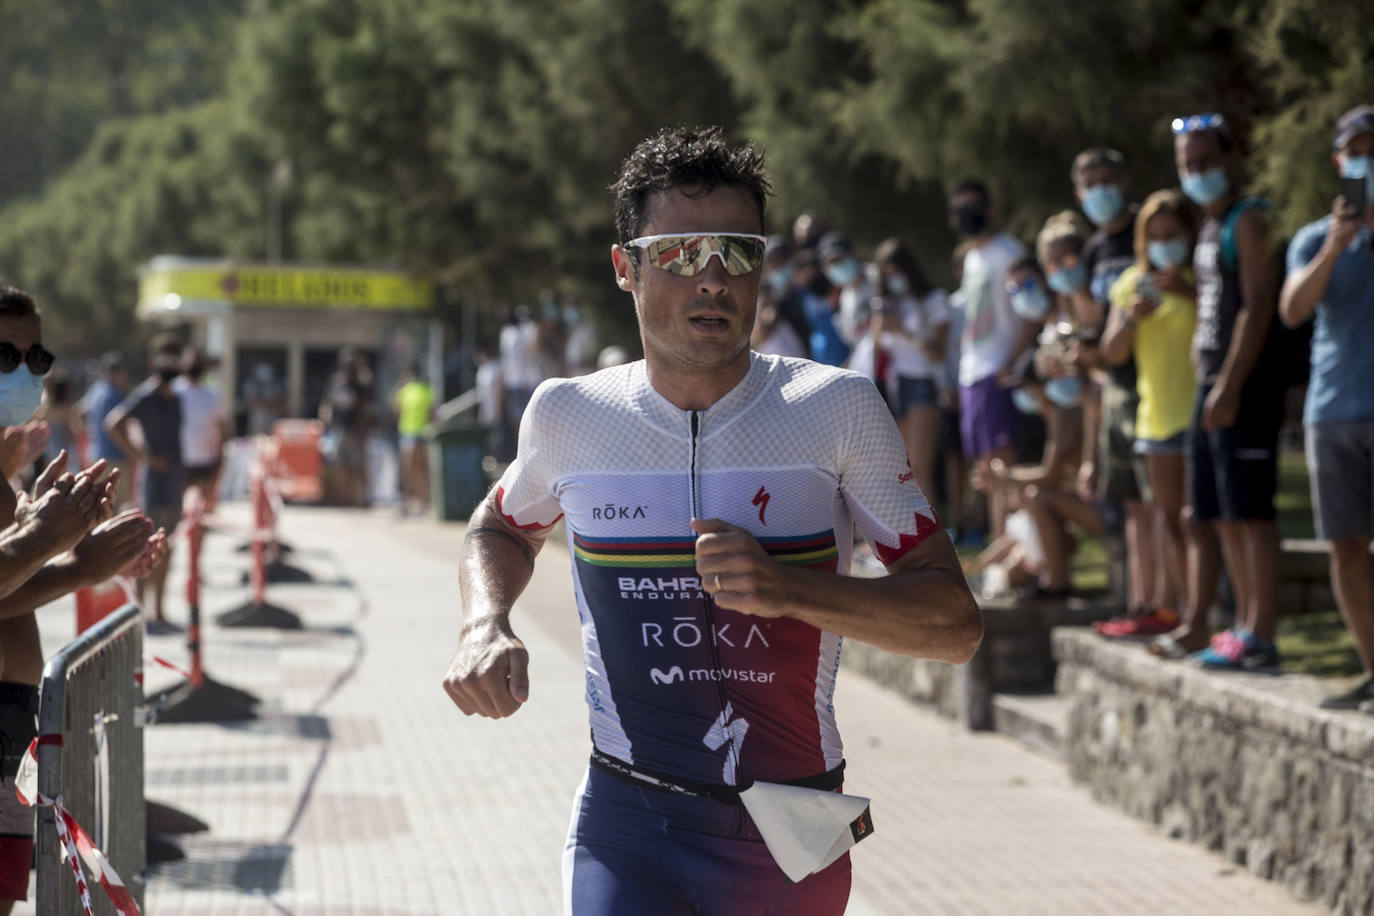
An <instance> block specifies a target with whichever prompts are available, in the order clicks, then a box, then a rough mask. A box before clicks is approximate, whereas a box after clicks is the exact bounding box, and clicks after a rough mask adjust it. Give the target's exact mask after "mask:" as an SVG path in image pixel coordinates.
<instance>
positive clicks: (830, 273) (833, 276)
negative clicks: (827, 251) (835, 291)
mask: <svg viewBox="0 0 1374 916" xmlns="http://www.w3.org/2000/svg"><path fill="white" fill-rule="evenodd" d="M825 278H826V279H827V280H829V281H830V282H831V283H832V284H834V285H835V286H848V285H849V284H851V283H853V282H854V281H855V280H857V279H859V262H858V261H856V260H855V259H854V258H845V259H844V260H842V261H836V262H835V263H834V264H829V265H827V266H826V268H825Z"/></svg>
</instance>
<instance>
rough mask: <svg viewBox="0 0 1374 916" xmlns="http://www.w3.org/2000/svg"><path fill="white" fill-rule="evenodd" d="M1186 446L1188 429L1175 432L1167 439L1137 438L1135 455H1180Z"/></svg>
mask: <svg viewBox="0 0 1374 916" xmlns="http://www.w3.org/2000/svg"><path fill="white" fill-rule="evenodd" d="M1187 448H1188V431H1187V430H1184V431H1183V432H1181V433H1175V434H1174V435H1172V436H1170V437H1169V438H1167V439H1137V440H1135V453H1136V454H1137V455H1182V454H1183V453H1184V452H1185V451H1186V450H1187Z"/></svg>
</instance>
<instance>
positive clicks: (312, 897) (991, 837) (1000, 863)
mask: <svg viewBox="0 0 1374 916" xmlns="http://www.w3.org/2000/svg"><path fill="white" fill-rule="evenodd" d="M225 513H226V514H227V515H229V516H231V517H233V516H238V517H240V518H244V519H246V513H244V511H243V509H242V507H237V506H231V507H229V508H228V509H227V510H225ZM283 533H284V536H285V537H286V538H287V539H288V540H289V541H291V542H293V543H295V544H297V545H298V546H299V547H301V548H302V551H301V553H300V554H299V556H298V558H297V562H298V563H299V565H301V566H303V567H305V568H307V569H309V570H310V571H311V572H312V573H314V574H315V575H316V577H317V579H318V582H317V583H316V584H310V585H282V586H272V587H271V588H270V590H269V599H270V600H271V601H273V602H274V603H277V604H281V605H284V606H286V607H290V608H292V609H295V610H297V611H298V612H299V613H301V614H302V616H303V618H304V619H305V621H306V623H307V629H306V630H305V631H304V632H299V633H287V632H278V631H263V630H243V629H239V630H224V629H220V628H216V627H211V629H210V631H209V634H208V638H207V667H208V670H209V672H210V673H211V674H212V675H213V676H214V677H216V678H218V679H220V680H222V681H226V682H229V683H231V684H233V685H235V686H239V687H243V688H246V689H251V690H253V691H254V692H256V693H258V694H259V695H260V696H261V697H262V698H263V699H264V708H265V711H266V715H265V716H264V718H263V719H262V720H261V721H259V722H256V723H251V724H249V725H241V726H220V725H158V726H154V727H152V728H150V729H149V730H148V732H147V738H146V747H147V772H148V779H147V782H148V785H147V792H148V795H149V796H150V797H151V798H154V799H157V800H159V801H162V802H165V803H168V804H171V805H174V806H176V807H179V808H182V809H184V810H186V811H188V812H190V813H193V814H195V815H197V816H199V817H201V818H203V819H204V820H206V821H207V822H209V823H210V824H211V828H212V829H211V831H210V832H209V833H208V834H202V835H199V836H193V837H188V838H185V839H184V840H183V841H182V844H183V847H184V849H185V852H186V859H185V860H184V861H182V862H178V863H172V864H168V865H163V866H160V867H157V868H155V869H153V870H152V871H151V872H150V874H149V883H148V899H147V903H148V906H147V910H148V912H149V913H151V914H157V916H160V914H183V916H193V914H194V916H202V914H236V916H258V914H264V916H266V914H296V916H317V914H334V913H349V914H356V916H399V914H414V916H425V914H467V913H471V914H498V913H499V914H504V913H534V914H548V913H555V912H558V910H559V871H558V869H559V853H560V849H561V845H562V840H563V835H564V832H565V830H566V828H567V820H568V815H569V808H570V804H571V799H572V795H573V792H574V789H575V787H576V785H577V783H578V781H579V779H580V778H581V774H582V772H583V770H584V768H585V762H586V754H587V751H588V749H589V747H590V745H589V741H588V737H587V726H586V711H585V707H584V705H583V701H582V673H581V665H580V654H579V652H578V649H577V623H576V614H575V612H574V611H573V609H572V607H571V602H570V588H569V577H568V557H567V553H566V550H565V549H564V548H563V546H562V543H561V542H553V541H551V543H550V545H549V547H548V548H546V550H545V553H544V555H543V556H542V557H541V560H540V563H539V564H538V567H537V570H536V574H535V578H534V581H533V582H532V584H531V587H530V589H529V591H528V592H527V593H526V596H525V598H524V599H522V602H521V605H520V607H519V608H518V609H517V614H516V624H515V625H516V630H517V633H518V634H519V635H520V636H521V637H522V638H523V639H524V640H525V642H526V644H527V646H528V647H529V650H530V654H531V680H532V685H531V698H530V701H529V703H528V704H527V705H526V708H524V709H522V710H521V711H520V713H519V714H518V715H516V716H514V717H512V718H510V719H508V720H504V721H501V722H491V721H487V720H480V719H465V718H464V717H463V716H461V715H460V714H458V713H457V711H456V710H455V709H454V708H453V707H452V706H451V704H450V703H449V701H448V700H447V698H446V697H445V696H444V695H443V692H442V690H441V688H440V686H439V681H440V677H441V676H442V674H443V671H444V669H445V667H446V666H447V663H448V660H449V657H450V655H451V653H452V651H453V647H454V641H455V639H456V630H457V627H456V620H457V603H456V601H457V599H456V571H455V570H456V564H455V557H456V552H457V549H458V544H459V540H460V538H461V528H460V527H459V526H456V525H438V524H435V523H431V522H417V521H410V522H401V521H398V520H395V519H392V518H390V517H388V516H385V515H381V514H364V513H350V512H347V511H343V510H323V509H318V510H317V509H301V508H288V510H287V512H286V515H285V519H284V522H283ZM232 541H233V539H232V538H228V537H225V536H215V537H212V538H210V539H209V541H208V544H207V554H206V557H207V562H206V579H207V587H206V591H205V595H204V599H203V600H204V604H205V607H204V609H203V610H204V611H205V612H206V613H207V614H209V615H211V616H213V615H214V614H216V613H218V612H220V611H223V610H225V609H228V608H230V607H232V606H234V605H235V604H237V603H238V602H240V601H242V600H243V598H244V596H245V592H246V588H245V587H244V586H243V585H242V584H241V583H240V576H241V574H242V571H243V569H244V568H245V567H246V564H247V560H246V557H245V555H243V554H239V553H235V552H233V551H232V549H231V548H232V546H233V543H232ZM180 581H181V576H180V573H179V572H178V571H176V570H174V572H173V582H180ZM170 615H171V616H172V618H173V619H183V618H184V607H183V606H182V604H181V602H176V603H174V604H173V605H172V609H171V611H170ZM71 620H72V613H71V609H70V604H69V603H61V604H59V605H58V606H56V607H54V608H52V609H49V610H48V611H45V612H44V614H43V621H42V622H43V630H44V638H45V642H46V643H48V644H49V645H56V644H58V643H60V642H61V641H62V640H64V639H65V638H67V637H69V636H70V633H71ZM149 651H150V653H158V654H163V655H166V656H168V657H170V658H173V659H175V660H178V661H180V660H182V658H183V654H182V652H181V649H180V647H179V644H178V641H177V640H176V639H174V638H171V637H154V638H151V639H150V645H149ZM148 676H149V686H150V688H153V689H155V688H156V687H158V686H159V683H160V682H162V683H165V682H166V680H167V679H168V678H169V677H171V675H169V674H168V673H166V672H160V673H159V672H155V669H152V668H150V669H149V672H148ZM836 705H837V708H838V710H839V717H840V723H841V726H842V728H843V729H844V733H845V736H846V739H847V756H848V759H849V770H848V773H849V780H848V782H847V789H849V790H850V791H852V792H855V793H858V794H865V795H871V796H873V798H874V813H875V819H876V823H877V827H878V833H877V835H876V836H875V837H874V838H873V839H871V840H869V841H867V842H865V843H864V844H863V845H862V846H860V847H859V848H858V849H857V850H856V851H855V853H854V863H855V885H854V896H853V900H852V903H851V906H850V909H849V912H850V913H854V914H889V913H891V914H908V913H911V914H927V913H929V914H937V913H941V914H942V913H951V914H953V913H957V914H978V913H987V914H1002V913H1018V914H1022V913H1024V914H1036V913H1044V914H1050V913H1054V914H1069V913H1085V914H1086V913H1094V914H1096V913H1104V912H1112V913H1122V914H1134V913H1140V914H1145V913H1151V914H1153V913H1157V912H1167V913H1178V914H1188V913H1197V914H1209V916H1210V914H1214V913H1263V914H1286V913H1315V912H1318V910H1317V909H1316V908H1315V907H1313V906H1311V905H1308V904H1303V903H1300V902H1298V901H1296V900H1295V899H1294V898H1292V897H1291V896H1290V895H1289V894H1288V893H1287V892H1285V891H1283V890H1282V889H1280V888H1278V887H1276V886H1274V885H1271V884H1268V883H1266V882H1263V881H1260V880H1258V879H1257V878H1254V877H1253V876H1251V875H1250V874H1249V873H1248V872H1245V871H1244V870H1238V869H1236V868H1235V867H1234V866H1232V865H1230V864H1229V863H1228V862H1226V861H1225V860H1224V859H1222V858H1221V857H1220V856H1218V855H1215V854H1211V853H1207V852H1204V851H1202V850H1199V849H1196V848H1194V847H1190V846H1186V845H1183V844H1180V843H1176V842H1172V841H1170V840H1168V839H1165V838H1164V837H1162V836H1161V835H1160V834H1159V833H1158V832H1157V831H1156V830H1154V829H1152V828H1150V827H1148V826H1146V825H1143V824H1140V823H1138V822H1135V821H1132V820H1130V819H1128V818H1126V817H1125V816H1123V815H1121V814H1118V813H1117V812H1115V811H1112V810H1109V809H1106V808H1103V807H1100V806H1097V805H1095V804H1094V803H1093V802H1092V801H1091V800H1090V799H1089V798H1088V797H1087V795H1086V793H1085V792H1084V791H1082V790H1081V789H1079V788H1076V787H1074V786H1072V785H1071V784H1070V783H1069V781H1068V779H1067V777H1066V775H1065V774H1064V771H1063V769H1062V767H1060V766H1059V765H1058V764H1056V763H1054V762H1052V761H1049V760H1046V759H1044V758H1041V757H1038V756H1036V755H1034V754H1031V753H1030V752H1028V751H1026V750H1024V749H1023V748H1021V747H1020V746H1019V745H1016V744H1014V743H1012V742H1010V741H1008V740H1006V739H1004V738H1001V737H999V736H996V735H970V734H968V733H965V732H962V731H961V730H959V729H958V728H957V727H956V726H954V725H952V724H951V723H948V722H946V721H944V720H941V719H938V718H936V717H934V716H933V715H930V714H928V713H926V712H925V711H923V710H920V709H917V708H915V707H913V706H911V705H909V704H907V703H905V702H904V701H901V700H900V699H897V698H896V697H894V696H892V695H891V694H889V693H887V692H885V691H883V690H881V689H880V688H878V687H876V686H875V685H873V684H872V683H870V682H868V681H866V680H864V679H863V678H861V677H857V676H855V675H853V674H852V673H849V672H846V673H845V674H844V675H842V676H841V679H840V686H839V689H838V691H837V696H836ZM19 912H23V910H20V911H19ZM30 912H31V910H30Z"/></svg>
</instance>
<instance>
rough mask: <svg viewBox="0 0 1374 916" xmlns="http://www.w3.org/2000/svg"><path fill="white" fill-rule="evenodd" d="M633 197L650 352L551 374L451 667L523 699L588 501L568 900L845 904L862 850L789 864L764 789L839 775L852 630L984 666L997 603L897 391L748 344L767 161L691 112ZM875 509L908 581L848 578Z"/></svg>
mask: <svg viewBox="0 0 1374 916" xmlns="http://www.w3.org/2000/svg"><path fill="white" fill-rule="evenodd" d="M613 190H614V192H615V197H616V229H617V231H618V232H619V238H620V239H621V240H622V241H621V243H620V244H618V245H615V246H613V247H612V249H611V259H612V262H613V264H614V267H615V278H616V284H617V285H618V286H619V287H620V288H621V289H623V290H625V291H626V292H628V293H630V294H631V295H632V296H633V297H634V303H635V312H636V315H637V316H638V319H639V326H640V335H641V339H642V341H643V345H644V357H645V358H644V360H642V361H640V362H636V363H631V364H629V365H624V366H617V367H615V368H611V369H606V370H604V371H601V372H598V373H595V374H593V375H590V376H583V377H581V378H575V379H550V380H549V381H546V382H544V383H543V384H542V385H541V386H539V389H538V390H537V391H536V392H535V394H534V397H533V399H532V400H531V401H530V405H529V409H528V413H527V414H526V415H525V420H524V422H523V423H522V425H521V431H520V443H519V454H518V456H517V458H516V460H515V462H514V463H513V464H512V465H511V466H510V468H509V469H508V470H507V472H506V474H505V475H504V476H503V477H502V479H501V481H500V482H499V483H498V484H497V486H496V488H495V490H494V491H493V493H492V494H491V495H489V496H488V497H487V499H486V500H485V501H484V502H483V503H482V504H481V505H480V506H479V507H478V509H477V511H476V512H475V513H474V514H473V516H472V519H471V522H470V524H469V528H468V533H467V537H466V538H465V540H464V543H463V552H462V558H461V590H462V602H463V618H462V629H461V637H460V640H459V646H458V652H457V655H456V656H455V657H454V660H453V663H452V666H451V667H450V669H449V672H448V675H447V677H446V678H445V681H444V686H445V689H446V690H447V691H448V693H449V695H450V696H451V697H452V699H453V701H454V703H455V704H457V706H458V708H459V709H461V710H462V711H463V712H464V713H465V714H468V715H471V714H473V713H476V714H478V715H482V716H488V717H491V718H500V717H503V716H509V715H511V714H512V713H514V712H516V711H517V710H518V709H519V708H520V706H521V704H522V703H524V702H525V700H526V698H527V697H528V695H529V676H528V673H527V663H528V656H527V653H526V650H525V648H524V645H523V644H522V643H521V641H520V640H519V639H518V638H517V637H516V636H515V634H514V632H513V631H512V629H511V624H510V610H511V606H512V605H513V604H514V603H515V600H516V597H517V596H518V595H519V594H520V592H521V590H522V589H523V588H524V587H525V585H526V584H527V583H528V582H529V579H530V573H531V570H532V564H533V561H534V555H535V554H536V553H537V552H538V550H539V549H540V546H541V545H542V544H543V541H544V538H545V536H547V534H548V533H549V531H550V530H551V529H552V527H553V525H554V524H555V523H556V522H557V521H558V519H559V518H560V516H561V517H563V518H565V519H566V525H567V532H568V540H569V546H570V549H571V552H572V554H573V576H574V583H575V590H576V598H577V606H578V611H579V614H580V617H581V621H582V644H583V651H584V655H585V662H586V674H587V677H586V683H587V705H588V707H589V708H590V713H591V732H592V743H593V754H592V765H591V766H590V767H589V769H588V771H587V776H586V779H585V780H584V782H583V784H582V787H581V789H580V790H579V795H578V798H577V801H576V804H575V805H574V809H573V819H572V825H571V827H570V830H569V834H568V840H567V845H566V847H565V851H564V857H563V880H564V901H565V910H566V912H568V913H571V914H576V916H610V914H644V913H654V914H687V913H702V914H730V916H740V914H763V913H788V914H834V913H841V912H843V911H844V908H845V904H846V902H847V901H848V898H849V886H850V865H849V857H848V855H845V856H844V857H842V858H840V859H839V860H837V861H836V862H835V863H834V864H832V865H830V866H829V867H827V868H824V869H822V870H820V871H818V872H816V873H815V874H813V875H811V876H810V877H807V878H805V879H804V880H802V881H800V882H799V883H795V884H794V883H791V882H789V881H788V879H787V878H786V877H785V876H784V874H783V873H782V871H781V870H780V869H779V867H778V865H776V864H775V863H774V861H773V859H772V858H771V856H770V854H769V852H768V849H767V848H766V847H765V845H764V843H763V842H762V840H761V838H760V835H759V833H758V830H757V828H756V827H755V825H754V823H753V821H752V819H751V818H750V817H749V815H748V814H747V813H746V812H745V809H744V808H743V807H742V806H741V805H740V802H739V795H738V793H739V791H740V790H742V789H745V788H747V787H748V786H750V785H751V784H752V783H754V782H755V781H756V780H759V781H769V782H776V783H794V784H798V785H804V786H809V787H813V788H823V789H838V788H839V787H840V783H841V779H842V772H843V767H844V760H843V756H842V748H841V744H840V737H839V733H838V731H837V729H836V726H835V719H834V712H833V706H832V703H831V699H832V695H833V692H834V686H835V676H836V672H837V668H838V665H839V654H840V643H841V639H842V637H845V636H851V637H854V638H856V639H861V640H863V641H864V642H867V643H870V644H872V645H876V646H881V647H882V648H885V649H890V650H893V651H896V652H901V653H904V654H907V655H914V656H922V657H927V658H936V659H942V660H945V661H949V662H955V663H959V662H963V661H966V660H967V659H968V658H969V657H970V656H971V655H972V653H973V651H974V649H975V648H976V647H977V645H978V642H979V640H980V638H981V636H982V621H981V618H980V616H979V613H978V609H977V606H976V605H975V603H974V600H973V596H972V595H971V594H970V592H969V589H968V586H967V584H966V583H965V581H964V578H963V575H962V574H961V573H960V571H959V565H958V562H957V559H956V557H955V554H954V549H953V547H952V545H951V544H950V540H949V538H948V537H947V536H946V535H945V534H944V533H943V532H942V531H941V529H940V527H939V524H938V522H937V520H936V518H935V514H934V512H933V511H932V510H931V508H930V505H929V503H927V502H926V499H925V497H924V496H922V494H921V492H920V490H919V489H918V488H917V486H916V484H915V482H914V481H913V480H912V476H911V472H910V470H909V468H908V467H907V463H906V451H905V449H904V447H903V445H902V438H901V435H900V434H899V433H898V431H897V426H896V424H895V423H894V422H893V420H892V417H891V414H890V413H889V412H888V410H887V407H886V405H885V404H884V403H883V399H882V396H881V395H880V394H879V392H878V390H877V389H876V388H875V387H874V386H873V384H872V383H871V382H870V381H868V380H867V379H865V378H863V377H862V376H860V375H858V374H856V373H852V372H846V371H843V370H838V369H833V368H830V367H827V366H822V365H819V364H816V363H812V362H810V361H808V360H802V359H790V358H781V357H773V356H763V355H760V354H756V353H752V352H751V351H750V350H749V332H750V329H751V328H752V326H753V323H754V306H755V301H756V299H757V296H758V286H759V268H760V266H761V265H762V262H763V253H764V237H763V235H762V234H761V233H762V232H763V231H764V220H763V217H764V199H765V196H766V195H767V193H768V192H769V183H768V179H767V177H766V175H765V173H764V170H763V160H762V156H761V155H760V154H759V153H757V152H756V151H755V150H754V148H753V147H752V146H748V145H746V146H741V147H736V148H732V147H730V146H728V145H727V144H726V143H725V141H724V140H723V138H722V135H721V132H720V130H719V129H718V128H712V129H709V130H686V129H681V128H679V129H674V130H666V131H663V132H662V133H660V134H658V135H657V136H655V137H652V138H650V139H649V140H646V141H644V142H643V143H641V144H640V145H639V147H638V148H637V149H635V151H634V152H633V153H632V154H631V155H630V157H629V158H628V159H627V160H626V161H625V163H624V166H623V168H622V171H621V174H620V177H619V179H618V180H617V182H616V183H615V185H614V187H613ZM856 523H857V524H858V526H859V528H860V529H861V530H862V532H863V534H864V535H865V536H866V537H867V538H868V540H869V542H870V543H871V544H872V545H873V548H874V550H875V551H876V552H877V554H878V556H879V557H880V558H881V559H882V560H883V562H884V563H885V564H886V565H887V568H888V573H889V575H888V576H887V577H885V578H878V579H858V578H850V577H848V576H847V575H845V573H847V572H848V569H849V560H850V551H851V547H852V543H851V542H852V539H853V538H852V532H853V526H854V524H856Z"/></svg>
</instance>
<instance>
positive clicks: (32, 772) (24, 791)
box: [14, 735, 141, 916]
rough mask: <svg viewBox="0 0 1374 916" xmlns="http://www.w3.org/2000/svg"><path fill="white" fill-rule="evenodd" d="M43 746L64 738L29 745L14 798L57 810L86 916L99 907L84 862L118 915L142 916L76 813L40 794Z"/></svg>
mask: <svg viewBox="0 0 1374 916" xmlns="http://www.w3.org/2000/svg"><path fill="white" fill-rule="evenodd" d="M40 744H53V745H57V746H59V747H60V746H61V744H62V736H61V735H39V736H38V737H37V738H34V739H33V740H32V741H30V742H29V749H28V750H27V751H26V752H25V753H24V759H23V760H22V761H21V762H20V764H19V773H18V774H17V775H16V776H15V779H14V794H15V795H16V796H17V797H18V798H19V801H21V802H22V803H24V804H25V805H27V806H29V807H30V808H33V807H47V808H52V809H53V814H54V815H55V816H54V817H53V823H54V824H55V825H56V827H57V839H58V842H59V843H61V845H62V858H63V859H64V860H66V862H67V864H68V865H70V866H71V869H72V876H73V877H74V878H75V879H76V888H77V890H78V891H79V892H80V893H81V906H82V909H84V910H85V911H86V916H95V907H94V905H93V904H92V903H91V891H90V887H89V886H88V885H87V883H86V876H85V875H84V874H83V873H82V871H81V862H82V861H84V862H85V863H86V867H87V868H89V869H90V870H91V874H93V875H94V876H95V879H96V880H97V881H98V882H100V886H101V887H102V888H104V890H105V895H106V896H107V897H109V898H110V902H111V903H113V904H114V908H115V911H116V912H118V913H120V914H122V916H141V914H140V913H139V910H138V904H137V903H135V902H134V898H133V896H132V895H131V894H130V893H129V889H128V888H127V887H125V886H124V881H123V880H122V879H121V878H120V877H119V874H118V873H117V872H116V871H115V870H114V869H113V868H112V867H111V866H110V862H109V860H108V859H106V858H105V854H104V853H103V852H101V851H100V848H99V847H98V846H96V845H95V843H94V842H93V841H92V840H91V837H90V834H88V833H86V831H85V830H84V829H82V827H81V825H80V824H78V823H77V822H76V818H74V817H72V813H71V812H70V811H68V810H67V809H66V807H65V806H64V805H63V804H62V796H61V795H59V796H57V797H56V798H49V797H48V796H46V795H43V794H41V793H40V792H39V791H38V746H39V745H40Z"/></svg>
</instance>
